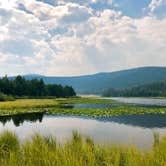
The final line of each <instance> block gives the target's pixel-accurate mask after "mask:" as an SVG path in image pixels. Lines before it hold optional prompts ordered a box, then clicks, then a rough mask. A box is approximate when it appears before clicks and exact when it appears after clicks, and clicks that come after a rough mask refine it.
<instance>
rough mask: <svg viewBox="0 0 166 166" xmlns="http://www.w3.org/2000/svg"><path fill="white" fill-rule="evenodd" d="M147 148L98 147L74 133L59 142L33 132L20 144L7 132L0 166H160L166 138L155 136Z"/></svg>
mask: <svg viewBox="0 0 166 166" xmlns="http://www.w3.org/2000/svg"><path fill="white" fill-rule="evenodd" d="M155 138H156V139H155V142H154V146H153V148H152V149H151V150H148V151H145V152H142V151H140V150H139V149H137V148H136V147H135V146H116V145H114V146H100V145H96V144H94V142H93V140H92V139H90V138H88V137H86V138H85V137H83V136H81V135H79V134H78V133H77V132H75V133H73V136H72V139H71V140H69V141H67V142H66V143H65V144H63V145H60V144H58V143H57V142H56V139H55V138H53V137H51V136H48V137H41V136H40V135H35V136H34V137H33V138H32V140H28V141H27V142H25V143H23V144H21V143H20V142H19V140H18V138H17V136H16V135H15V134H13V133H10V132H4V133H2V134H1V135H0V147H1V148H0V165H3V166H15V165H20V166H36V165H42V166H48V165H50V166H51V165H53V166H58V165H63V166H75V165H79V166H85V165H86V166H97V165H103V166H106V165H110V166H129V165H131V166H164V165H165V163H166V139H165V138H163V139H162V140H161V141H160V142H159V141H158V137H157V136H155Z"/></svg>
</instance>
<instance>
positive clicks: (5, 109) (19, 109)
mask: <svg viewBox="0 0 166 166" xmlns="http://www.w3.org/2000/svg"><path fill="white" fill-rule="evenodd" d="M62 103H68V104H79V103H84V104H111V103H113V101H112V100H107V99H100V98H79V97H78V98H67V99H66V98H59V99H18V100H15V101H6V102H0V116H2V115H14V114H20V113H32V112H45V111H46V112H47V113H49V114H58V115H83V116H91V117H110V116H116V115H129V114H166V108H145V107H136V106H130V105H126V104H125V105H123V104H117V106H116V107H114V108H98V109H96V108H73V109H69V108H62Z"/></svg>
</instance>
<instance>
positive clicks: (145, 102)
mask: <svg viewBox="0 0 166 166" xmlns="http://www.w3.org/2000/svg"><path fill="white" fill-rule="evenodd" d="M104 99H112V100H115V101H117V102H119V103H127V104H135V105H142V106H159V107H166V99H159V98H136V97H111V98H107V97H106V98H104Z"/></svg>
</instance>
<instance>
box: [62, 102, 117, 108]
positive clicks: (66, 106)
mask: <svg viewBox="0 0 166 166" xmlns="http://www.w3.org/2000/svg"><path fill="white" fill-rule="evenodd" d="M114 107H117V104H115V103H113V104H85V103H83V104H63V105H62V108H93V109H97V108H98V109H99V108H114Z"/></svg>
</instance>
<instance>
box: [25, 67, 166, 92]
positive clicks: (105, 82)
mask: <svg viewBox="0 0 166 166" xmlns="http://www.w3.org/2000/svg"><path fill="white" fill-rule="evenodd" d="M24 77H25V78H26V79H32V78H38V79H40V78H42V79H43V80H44V82H45V83H47V84H48V83H49V84H53V83H54V84H55V83H56V84H62V85H70V86H73V88H74V89H75V90H76V92H77V93H78V94H102V93H103V91H104V90H107V89H109V88H116V89H124V88H129V87H133V86H138V85H143V84H147V83H153V82H159V81H166V67H141V68H134V69H129V70H122V71H116V72H110V73H97V74H93V75H85V76H75V77H53V76H51V77H49V76H42V75H36V74H30V75H25V76H24Z"/></svg>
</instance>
